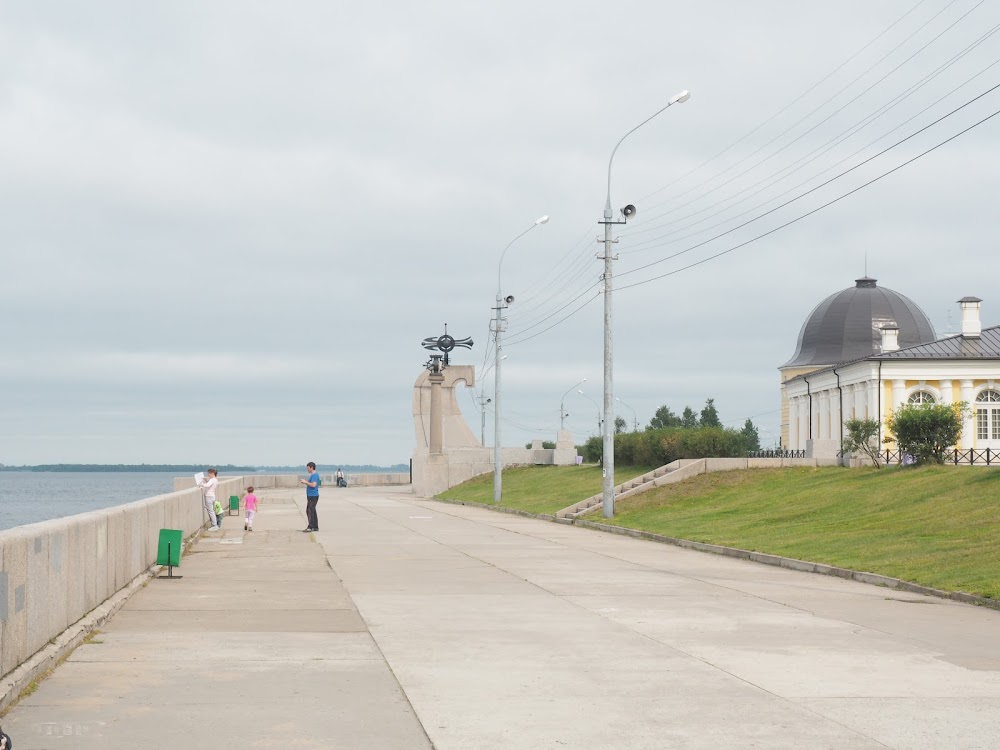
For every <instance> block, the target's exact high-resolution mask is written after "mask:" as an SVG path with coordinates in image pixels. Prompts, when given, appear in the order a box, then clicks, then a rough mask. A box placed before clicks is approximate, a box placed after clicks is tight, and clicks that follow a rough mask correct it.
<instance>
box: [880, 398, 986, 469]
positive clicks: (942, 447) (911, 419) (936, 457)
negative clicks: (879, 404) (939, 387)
mask: <svg viewBox="0 0 1000 750" xmlns="http://www.w3.org/2000/svg"><path fill="white" fill-rule="evenodd" d="M968 415H969V405H968V404H967V403H965V402H964V401H963V402H961V403H957V404H903V405H902V406H900V407H899V408H898V409H896V410H895V411H893V412H892V414H891V415H890V418H889V419H888V420H887V423H886V426H887V427H888V428H889V429H890V430H892V432H893V434H894V435H895V438H896V444H897V445H898V446H899V449H900V450H901V451H902V452H904V453H909V454H910V455H912V456H915V457H916V459H917V462H918V463H938V464H943V463H944V454H945V452H946V451H948V450H950V449H951V448H952V446H954V445H957V444H958V441H959V439H960V438H961V437H962V422H963V421H964V420H965V419H966V417H967V416H968Z"/></svg>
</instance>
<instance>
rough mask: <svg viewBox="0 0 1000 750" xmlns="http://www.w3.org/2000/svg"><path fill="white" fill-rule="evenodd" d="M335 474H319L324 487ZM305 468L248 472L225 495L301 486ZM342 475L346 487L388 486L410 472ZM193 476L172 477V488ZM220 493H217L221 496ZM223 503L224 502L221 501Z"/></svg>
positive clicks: (186, 483)
mask: <svg viewBox="0 0 1000 750" xmlns="http://www.w3.org/2000/svg"><path fill="white" fill-rule="evenodd" d="M334 476H335V474H320V475H319V478H320V481H321V482H322V483H323V486H324V487H335V486H336V484H337V483H336V481H335V480H334ZM305 477H306V474H305V470H303V472H302V473H301V474H249V475H247V476H245V477H243V478H242V479H243V481H244V482H245V483H244V484H241V485H239V486H238V487H237V491H233V492H226V497H228V496H229V495H240V496H242V495H243V490H244V489H245V488H246V487H247V486H248V485H252V486H253V487H254V488H255V489H259V490H271V489H275V488H291V487H301V486H302V485H300V484H299V480H300V479H305ZM344 477H345V478H346V479H347V486H348V487H388V486H392V485H399V484H409V483H410V472H408V471H407V472H399V473H385V472H382V473H379V472H373V473H364V474H348V473H346V472H345V473H344ZM225 480H226V477H219V481H220V482H223V481H225ZM194 486H195V483H194V477H174V489H175V490H186V489H189V488H191V487H194ZM221 495H222V493H221V492H220V493H219V496H220V497H221ZM223 505H225V503H223Z"/></svg>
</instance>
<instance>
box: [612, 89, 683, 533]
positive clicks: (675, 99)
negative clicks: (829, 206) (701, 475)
mask: <svg viewBox="0 0 1000 750" xmlns="http://www.w3.org/2000/svg"><path fill="white" fill-rule="evenodd" d="M690 98H691V94H690V93H689V92H688V91H687V90H686V89H685V90H684V91H679V92H678V93H676V94H674V95H673V96H672V97H670V100H669V101H668V102H667V106H665V107H663V108H662V109H660V110H658V111H656V112H654V113H653V114H652V115H650V116H649V117H647V118H646V119H645V120H643V121H642V122H640V123H639V124H638V125H636V126H635V127H634V128H632V129H631V130H630V131H628V132H627V133H626V134H625V135H623V136H622V137H621V138H620V139H619V140H618V143H616V144H615V147H614V148H613V149H611V158H610V159H608V199H607V201H606V202H605V204H604V218H603V219H602V220H601V221H600V222H598V223H599V224H603V225H604V256H603V258H602V260H604V428H603V430H602V432H603V436H602V437H603V440H602V449H603V455H604V460H603V464H604V471H603V474H604V478H603V483H602V485H603V486H602V492H601V506H602V510H603V513H604V517H605V518H611V517H613V516H614V514H615V433H614V421H615V401H614V399H615V393H614V337H613V330H614V326H613V317H614V316H613V312H614V305H613V304H612V302H613V300H612V291H613V285H612V268H611V261H612V260H614V257H615V256H613V255H612V254H611V245H613V244H614V243H615V242H617V240H614V239H612V237H611V227H612V226H613V225H614V224H624V223H625V222H627V221H628V219H630V218H631V217H633V216H635V213H636V210H635V206H633V205H631V204H629V205H627V206H625V207H624V208H623V209H622V210H621V213H622V220H621V221H615V220H614V213H613V212H612V210H611V163H612V162H613V161H614V159H615V152H616V151H618V147H619V146H620V145H622V141H624V140H625V139H626V138H628V137H629V136H630V135H632V133H634V132H635V131H636V130H638V129H639V128H641V127H642V126H643V125H645V124H646V123H647V122H649V121H650V120H652V119H653V118H654V117H656V116H657V115H658V114H660V113H661V112H664V111H666V110H667V109H669V108H670V107H672V106H673V105H674V104H681V103H683V102H686V101H687V100H688V99H690ZM598 257H601V256H598Z"/></svg>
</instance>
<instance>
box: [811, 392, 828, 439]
mask: <svg viewBox="0 0 1000 750" xmlns="http://www.w3.org/2000/svg"><path fill="white" fill-rule="evenodd" d="M817 395H818V396H819V399H817V402H818V403H817V405H818V406H819V414H818V415H817V421H818V423H819V429H818V430H817V431H816V434H815V435H814V437H815V438H817V439H818V440H826V439H827V438H828V437H830V391H820V392H819V394H817Z"/></svg>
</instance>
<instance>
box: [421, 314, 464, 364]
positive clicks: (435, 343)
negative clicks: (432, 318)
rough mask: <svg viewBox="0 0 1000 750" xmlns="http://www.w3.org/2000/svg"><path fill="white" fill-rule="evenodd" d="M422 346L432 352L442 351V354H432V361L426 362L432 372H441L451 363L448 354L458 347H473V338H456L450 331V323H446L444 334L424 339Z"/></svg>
mask: <svg viewBox="0 0 1000 750" xmlns="http://www.w3.org/2000/svg"><path fill="white" fill-rule="evenodd" d="M421 346H423V347H424V349H429V350H430V351H432V352H433V351H438V352H442V354H432V355H431V359H430V361H429V362H428V363H427V364H426V367H427V369H428V370H430V371H431V372H440V371H441V370H442V369H443V368H445V367H447V366H448V365H449V364H450V363H449V361H448V355H449V354H450V353H451V352H452V351H454V350H455V349H456V348H457V347H462V348H463V349H471V348H472V339H471V338H464V339H456V338H455V337H454V336H452V335H450V334H449V333H448V324H447V323H446V324H445V326H444V334H442V335H441V336H430V337H428V338H426V339H424V340H423V341H422V342H421Z"/></svg>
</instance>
